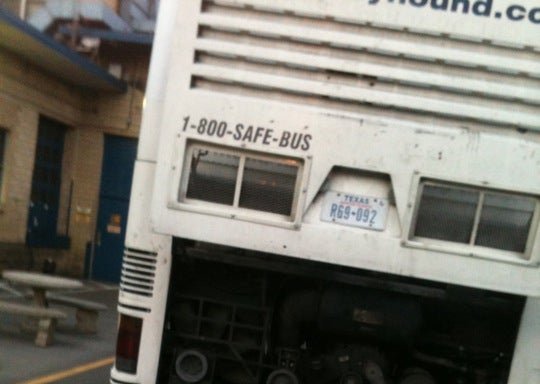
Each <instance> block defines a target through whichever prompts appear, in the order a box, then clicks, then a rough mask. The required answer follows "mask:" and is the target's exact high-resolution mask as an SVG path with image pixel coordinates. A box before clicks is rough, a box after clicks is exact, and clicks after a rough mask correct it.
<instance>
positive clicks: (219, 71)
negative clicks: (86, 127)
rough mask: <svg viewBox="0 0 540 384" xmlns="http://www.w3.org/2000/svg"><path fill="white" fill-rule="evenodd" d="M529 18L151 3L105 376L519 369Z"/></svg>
mask: <svg viewBox="0 0 540 384" xmlns="http://www.w3.org/2000/svg"><path fill="white" fill-rule="evenodd" d="M518 3H519V4H518ZM539 37H540V3H539V2H538V1H530V0H520V1H518V0H515V1H514V0H395V1H394V0H333V1H329V0H272V1H270V0H212V1H201V0H188V1H162V2H161V9H160V13H159V18H158V26H157V31H156V37H155V45H154V51H153V57H152V62H151V70H150V77H149V83H148V89H147V93H146V100H145V109H144V113H143V124H142V132H141V137H140V143H139V149H138V156H137V161H136V166H135V176H134V181H133V190H132V197H131V206H130V214H129V224H128V229H127V237H126V251H125V257H124V261H123V267H122V278H121V284H120V295H119V306H118V309H119V312H120V322H119V335H118V341H117V356H116V363H115V366H114V368H113V370H112V374H111V383H113V384H126V383H133V384H135V383H137V384H151V383H167V384H186V383H201V384H210V383H212V384H297V383H300V384H360V383H367V384H457V383H461V384H504V383H509V384H538V383H540V354H539V350H540V268H539V266H540V229H539V225H538V223H539V220H540V38H539Z"/></svg>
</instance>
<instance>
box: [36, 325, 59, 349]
mask: <svg viewBox="0 0 540 384" xmlns="http://www.w3.org/2000/svg"><path fill="white" fill-rule="evenodd" d="M55 328H56V319H40V320H39V321H38V331H37V336H36V340H35V343H36V345H37V346H40V347H46V346H48V345H51V344H52V342H53V337H54V329H55Z"/></svg>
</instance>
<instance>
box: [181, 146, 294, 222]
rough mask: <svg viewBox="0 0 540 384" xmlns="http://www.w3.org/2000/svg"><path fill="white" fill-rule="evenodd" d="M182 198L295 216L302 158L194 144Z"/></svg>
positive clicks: (188, 158)
mask: <svg viewBox="0 0 540 384" xmlns="http://www.w3.org/2000/svg"><path fill="white" fill-rule="evenodd" d="M186 153H187V157H186V162H185V163H186V165H185V168H184V178H183V180H182V183H181V187H180V193H179V197H178V200H179V202H184V203H192V202H196V201H200V202H207V203H212V204H219V205H222V206H229V207H233V208H236V209H246V210H251V211H260V212H267V213H272V214H277V215H282V216H286V217H287V218H288V219H289V221H291V220H292V218H293V216H294V211H295V209H294V208H295V202H296V201H297V199H298V189H299V181H300V175H301V170H302V166H303V162H302V160H299V159H294V158H286V157H279V156H268V155H260V154H256V153H251V152H242V151H235V150H232V149H225V148H218V147H212V146H207V145H199V144H192V145H189V146H188V149H187V151H186Z"/></svg>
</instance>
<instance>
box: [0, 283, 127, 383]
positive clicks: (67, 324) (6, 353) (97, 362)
mask: <svg viewBox="0 0 540 384" xmlns="http://www.w3.org/2000/svg"><path fill="white" fill-rule="evenodd" d="M84 283H85V288H84V289H83V290H79V291H68V292H62V294H63V295H66V296H74V297H78V298H81V299H85V300H91V301H95V302H99V303H103V304H105V305H107V308H108V309H107V310H106V311H104V312H100V314H99V319H98V331H97V333H96V334H94V335H88V334H84V333H81V332H79V331H77V329H76V328H75V324H76V321H75V309H74V308H71V307H66V306H62V305H51V306H53V307H55V308H56V307H57V308H59V309H61V310H63V311H65V312H66V313H67V314H68V318H67V319H66V320H61V321H60V323H59V324H58V326H57V329H56V332H55V338H54V343H53V344H52V345H51V346H49V347H46V348H41V347H38V346H36V345H34V338H35V333H29V332H28V331H23V330H21V327H20V325H21V322H22V321H23V320H24V319H23V318H22V317H21V316H17V315H12V314H6V313H0V384H49V383H54V384H75V383H76V384H107V383H108V382H109V371H110V368H111V366H112V364H113V357H114V352H115V343H116V327H117V319H118V315H117V312H116V303H117V300H118V289H117V287H116V286H112V285H105V284H100V283H95V282H84ZM14 288H17V287H14ZM0 299H2V300H10V301H13V302H23V301H25V299H24V298H23V297H17V296H15V295H14V294H13V292H9V291H8V290H6V289H2V290H0ZM26 300H27V299H26Z"/></svg>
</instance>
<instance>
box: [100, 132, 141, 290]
mask: <svg viewBox="0 0 540 384" xmlns="http://www.w3.org/2000/svg"><path fill="white" fill-rule="evenodd" d="M136 153H137V141H136V140H134V139H129V138H124V137H118V136H108V135H107V136H105V147H104V151H103V166H102V169H101V187H100V193H99V212H98V220H97V231H96V243H95V250H94V258H93V262H92V278H93V279H95V280H99V281H106V282H112V283H117V282H119V281H120V269H121V267H122V254H123V250H124V239H125V237H126V224H127V215H128V208H129V196H130V192H131V180H132V178H133V166H134V163H135V156H136Z"/></svg>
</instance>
